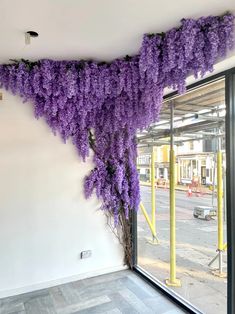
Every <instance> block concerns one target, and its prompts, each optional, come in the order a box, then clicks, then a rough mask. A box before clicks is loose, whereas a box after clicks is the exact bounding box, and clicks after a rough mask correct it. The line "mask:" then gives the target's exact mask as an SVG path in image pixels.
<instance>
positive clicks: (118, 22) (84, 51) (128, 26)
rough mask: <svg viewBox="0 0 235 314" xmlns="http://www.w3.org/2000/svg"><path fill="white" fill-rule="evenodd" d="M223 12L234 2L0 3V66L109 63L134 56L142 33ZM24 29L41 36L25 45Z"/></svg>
mask: <svg viewBox="0 0 235 314" xmlns="http://www.w3.org/2000/svg"><path fill="white" fill-rule="evenodd" d="M227 10H230V11H232V12H233V13H235V1H234V0H196V1H193V0H191V1H190V0H175V1H173V0H172V1H170V0H168V1H167V0H165V1H164V0H162V1H159V0H0V12H1V16H0V47H1V48H0V63H3V62H8V60H9V59H11V58H13V59H14V58H15V59H20V58H25V59H30V60H34V59H40V58H53V59H80V58H86V59H87V58H93V59H99V60H110V59H113V58H116V57H120V56H124V55H126V54H135V53H137V52H138V49H139V47H140V44H141V39H142V34H143V33H145V32H162V31H166V30H168V29H169V28H171V27H173V26H176V25H178V24H179V21H180V19H181V18H183V17H194V18H198V17H200V16H202V15H210V14H212V15H216V14H222V13H224V12H225V11H227ZM28 30H34V31H37V32H38V33H39V37H38V38H36V39H32V42H31V45H29V46H26V45H25V41H24V32H25V31H28Z"/></svg>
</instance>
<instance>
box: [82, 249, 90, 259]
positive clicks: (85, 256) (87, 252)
mask: <svg viewBox="0 0 235 314" xmlns="http://www.w3.org/2000/svg"><path fill="white" fill-rule="evenodd" d="M91 253H92V252H91V250H87V251H82V252H81V254H80V256H81V259H83V258H88V257H91Z"/></svg>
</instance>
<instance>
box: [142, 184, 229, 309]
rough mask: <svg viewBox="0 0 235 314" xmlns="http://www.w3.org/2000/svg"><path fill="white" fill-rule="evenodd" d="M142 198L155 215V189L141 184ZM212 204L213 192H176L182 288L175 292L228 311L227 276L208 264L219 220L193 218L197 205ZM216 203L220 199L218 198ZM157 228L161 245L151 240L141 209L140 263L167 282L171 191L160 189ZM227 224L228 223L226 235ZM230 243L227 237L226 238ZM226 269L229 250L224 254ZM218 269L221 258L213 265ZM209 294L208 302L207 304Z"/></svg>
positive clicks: (202, 305)
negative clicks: (215, 271)
mask: <svg viewBox="0 0 235 314" xmlns="http://www.w3.org/2000/svg"><path fill="white" fill-rule="evenodd" d="M141 199H142V202H143V204H144V206H145V208H146V210H147V212H148V214H149V215H151V189H150V187H147V186H141ZM202 205H205V206H211V205H212V195H208V194H205V195H203V196H199V197H197V196H195V195H193V196H192V197H188V196H187V193H186V191H176V243H177V245H176V265H177V278H179V279H180V280H181V287H175V288H172V287H171V289H174V291H175V292H177V293H178V294H179V295H181V296H182V297H184V298H185V299H186V300H187V301H190V302H191V303H192V304H193V305H195V306H196V307H198V308H199V309H200V310H201V311H203V312H204V313H208V314H212V313H213V314H214V313H216V314H224V313H226V295H227V288H226V283H227V279H226V278H219V277H217V276H215V275H213V274H212V268H210V267H209V266H208V263H209V262H210V261H211V260H212V258H213V257H215V255H216V254H217V252H216V249H217V219H216V218H215V219H212V220H210V221H206V220H203V219H197V218H194V217H193V209H194V207H195V206H202ZM214 205H216V199H215V200H214ZM156 229H157V237H158V239H159V244H157V245H156V244H152V243H151V241H150V240H151V232H150V229H149V226H148V224H147V222H146V220H145V217H144V216H143V214H142V212H141V210H140V211H139V214H138V264H139V265H140V266H141V267H142V268H143V269H145V270H146V271H148V272H149V273H150V274H151V275H153V276H155V277H156V278H157V279H158V280H160V281H161V282H163V283H165V279H167V278H168V277H169V269H170V268H169V261H170V243H169V236H170V215H169V190H168V189H163V188H158V189H157V190H156ZM225 236H226V224H224V237H225ZM224 242H226V237H225V238H224ZM223 261H224V272H226V271H227V269H226V253H224V257H223ZM212 266H213V268H214V269H215V268H216V267H217V266H218V263H217V261H216V262H215V263H214V264H213V265H212ZM205 297H206V300H207V302H206V303H205Z"/></svg>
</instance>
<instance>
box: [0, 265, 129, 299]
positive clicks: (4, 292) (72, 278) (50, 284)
mask: <svg viewBox="0 0 235 314" xmlns="http://www.w3.org/2000/svg"><path fill="white" fill-rule="evenodd" d="M127 268H128V267H127V266H123V265H120V266H115V267H110V268H104V269H103V268H102V269H98V270H95V271H92V272H89V273H82V274H77V275H72V276H69V277H64V278H58V279H54V280H49V281H44V282H39V283H36V284H33V285H29V286H24V287H18V288H14V289H9V290H2V291H0V299H1V298H6V297H10V296H14V295H19V294H22V293H27V292H32V291H36V290H41V289H46V288H50V287H54V286H58V285H62V284H65V283H68V282H73V281H77V280H81V279H86V278H91V277H96V276H100V275H104V274H109V273H113V272H116V271H120V270H124V269H127Z"/></svg>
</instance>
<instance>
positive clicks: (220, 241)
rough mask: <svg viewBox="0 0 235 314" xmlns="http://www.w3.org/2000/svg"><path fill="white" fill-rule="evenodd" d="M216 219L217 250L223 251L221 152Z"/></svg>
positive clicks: (220, 154)
mask: <svg viewBox="0 0 235 314" xmlns="http://www.w3.org/2000/svg"><path fill="white" fill-rule="evenodd" d="M217 218H218V250H223V246H224V234H223V177H222V152H221V151H218V152H217Z"/></svg>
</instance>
